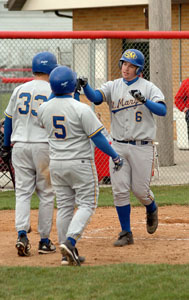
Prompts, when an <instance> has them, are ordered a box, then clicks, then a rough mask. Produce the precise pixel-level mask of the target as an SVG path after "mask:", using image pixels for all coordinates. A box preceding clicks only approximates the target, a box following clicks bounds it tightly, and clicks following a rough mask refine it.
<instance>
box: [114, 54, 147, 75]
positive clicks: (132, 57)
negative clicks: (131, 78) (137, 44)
mask: <svg viewBox="0 0 189 300" xmlns="http://www.w3.org/2000/svg"><path fill="white" fill-rule="evenodd" d="M124 61H128V62H130V63H131V64H132V65H134V66H137V67H138V68H137V70H136V74H137V75H139V74H140V73H141V72H142V70H143V68H144V61H145V60H144V55H143V53H142V52H141V51H139V50H137V49H127V50H126V51H125V52H124V53H123V55H122V57H121V58H120V60H119V67H120V68H121V67H122V64H123V62H124Z"/></svg>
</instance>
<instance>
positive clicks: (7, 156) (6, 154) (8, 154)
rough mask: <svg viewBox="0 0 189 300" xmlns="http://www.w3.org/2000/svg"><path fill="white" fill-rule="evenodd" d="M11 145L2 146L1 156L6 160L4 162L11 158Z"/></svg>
mask: <svg viewBox="0 0 189 300" xmlns="http://www.w3.org/2000/svg"><path fill="white" fill-rule="evenodd" d="M11 149H12V148H11V147H9V146H2V149H1V151H0V157H1V158H2V160H3V161H4V163H7V162H8V161H9V159H11Z"/></svg>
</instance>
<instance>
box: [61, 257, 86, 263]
mask: <svg viewBox="0 0 189 300" xmlns="http://www.w3.org/2000/svg"><path fill="white" fill-rule="evenodd" d="M79 261H80V264H83V263H84V262H85V257H84V256H80V255H79ZM61 265H62V266H68V260H67V257H66V256H62V260H61Z"/></svg>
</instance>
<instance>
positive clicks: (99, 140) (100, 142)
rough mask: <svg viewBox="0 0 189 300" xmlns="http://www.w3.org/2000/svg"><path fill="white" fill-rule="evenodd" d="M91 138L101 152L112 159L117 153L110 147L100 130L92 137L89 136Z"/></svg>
mask: <svg viewBox="0 0 189 300" xmlns="http://www.w3.org/2000/svg"><path fill="white" fill-rule="evenodd" d="M91 140H92V141H93V143H94V144H95V145H96V146H97V147H98V148H99V149H100V150H101V151H102V152H104V153H106V154H107V155H109V156H111V157H112V158H113V159H114V158H116V157H117V156H118V154H117V153H116V152H115V150H114V149H113V148H112V146H111V145H110V144H109V142H108V140H107V139H106V138H105V136H104V135H103V134H102V133H101V132H98V133H97V134H95V135H94V136H93V137H91Z"/></svg>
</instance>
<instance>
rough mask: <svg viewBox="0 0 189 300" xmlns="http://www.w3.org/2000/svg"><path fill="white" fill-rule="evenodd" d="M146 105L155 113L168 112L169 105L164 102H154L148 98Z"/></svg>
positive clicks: (163, 113)
mask: <svg viewBox="0 0 189 300" xmlns="http://www.w3.org/2000/svg"><path fill="white" fill-rule="evenodd" d="M145 105H146V107H147V108H148V109H149V110H150V111H151V112H152V113H154V114H155V115H158V116H165V115H166V113H167V107H166V105H165V103H163V102H153V101H151V100H148V99H147V100H146V102H145Z"/></svg>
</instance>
